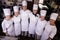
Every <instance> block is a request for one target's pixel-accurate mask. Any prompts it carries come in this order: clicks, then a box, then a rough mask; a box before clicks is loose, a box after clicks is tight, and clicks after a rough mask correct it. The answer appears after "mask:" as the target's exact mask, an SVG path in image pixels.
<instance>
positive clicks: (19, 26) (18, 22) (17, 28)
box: [12, 15, 21, 36]
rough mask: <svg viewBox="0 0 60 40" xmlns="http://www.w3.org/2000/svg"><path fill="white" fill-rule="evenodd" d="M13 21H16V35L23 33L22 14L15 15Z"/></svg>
mask: <svg viewBox="0 0 60 40" xmlns="http://www.w3.org/2000/svg"><path fill="white" fill-rule="evenodd" d="M12 20H13V22H14V28H15V35H16V36H18V35H20V34H21V23H20V22H21V19H20V15H18V16H17V17H16V16H14V17H13V18H12Z"/></svg>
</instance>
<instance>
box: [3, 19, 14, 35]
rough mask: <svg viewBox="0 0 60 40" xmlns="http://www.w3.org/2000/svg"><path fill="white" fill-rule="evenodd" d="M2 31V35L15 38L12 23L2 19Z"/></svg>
mask: <svg viewBox="0 0 60 40" xmlns="http://www.w3.org/2000/svg"><path fill="white" fill-rule="evenodd" d="M2 29H3V32H4V33H8V34H9V35H10V36H15V34H14V27H13V21H12V20H11V19H10V20H6V19H4V20H3V22H2Z"/></svg>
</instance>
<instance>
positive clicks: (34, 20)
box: [29, 15, 38, 34]
mask: <svg viewBox="0 0 60 40" xmlns="http://www.w3.org/2000/svg"><path fill="white" fill-rule="evenodd" d="M37 19H38V17H36V16H34V15H31V16H30V24H29V34H34V33H35V27H36V24H37Z"/></svg>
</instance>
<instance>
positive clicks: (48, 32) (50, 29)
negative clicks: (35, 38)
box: [41, 22, 57, 40]
mask: <svg viewBox="0 0 60 40" xmlns="http://www.w3.org/2000/svg"><path fill="white" fill-rule="evenodd" d="M56 32H57V29H56V26H52V25H50V22H48V23H47V24H46V27H45V30H44V32H43V34H42V37H41V40H47V39H48V38H49V37H50V38H51V39H53V37H54V36H55V34H56Z"/></svg>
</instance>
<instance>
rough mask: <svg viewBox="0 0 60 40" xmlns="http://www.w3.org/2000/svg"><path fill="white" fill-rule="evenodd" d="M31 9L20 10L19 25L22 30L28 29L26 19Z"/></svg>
mask: <svg viewBox="0 0 60 40" xmlns="http://www.w3.org/2000/svg"><path fill="white" fill-rule="evenodd" d="M30 13H31V11H29V10H26V11H24V10H20V15H21V20H22V21H21V26H22V31H28V25H29V23H28V19H29V14H30Z"/></svg>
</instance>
